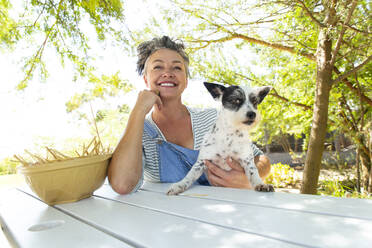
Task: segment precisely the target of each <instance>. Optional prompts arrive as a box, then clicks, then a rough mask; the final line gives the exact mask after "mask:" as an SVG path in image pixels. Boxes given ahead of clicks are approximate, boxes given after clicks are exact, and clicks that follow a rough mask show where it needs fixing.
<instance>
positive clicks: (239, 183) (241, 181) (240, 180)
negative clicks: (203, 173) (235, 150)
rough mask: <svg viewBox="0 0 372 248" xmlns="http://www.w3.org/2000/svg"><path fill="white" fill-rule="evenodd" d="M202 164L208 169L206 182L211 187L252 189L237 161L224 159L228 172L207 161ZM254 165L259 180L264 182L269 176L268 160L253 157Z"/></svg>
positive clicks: (262, 157) (263, 157)
mask: <svg viewBox="0 0 372 248" xmlns="http://www.w3.org/2000/svg"><path fill="white" fill-rule="evenodd" d="M204 163H205V165H206V166H207V168H208V170H207V176H208V180H209V182H210V183H211V184H212V185H213V186H220V187H229V188H241V189H252V186H251V184H250V182H249V180H248V178H247V176H246V175H245V172H244V169H243V167H241V166H240V164H239V163H238V162H237V161H235V160H233V159H231V158H228V159H226V164H227V165H228V166H230V168H231V170H230V171H225V170H224V169H221V168H220V167H218V166H217V165H215V164H213V163H212V162H210V161H208V160H205V161H204ZM254 163H255V165H256V167H257V169H258V173H259V175H260V177H261V179H262V180H264V178H265V177H267V176H268V175H269V174H270V169H271V164H270V160H269V159H268V157H266V156H264V155H260V156H256V157H254Z"/></svg>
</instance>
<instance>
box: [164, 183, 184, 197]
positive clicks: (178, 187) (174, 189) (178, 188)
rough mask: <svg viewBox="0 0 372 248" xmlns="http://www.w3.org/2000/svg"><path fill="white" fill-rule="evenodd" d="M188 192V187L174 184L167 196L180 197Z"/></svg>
mask: <svg viewBox="0 0 372 248" xmlns="http://www.w3.org/2000/svg"><path fill="white" fill-rule="evenodd" d="M185 190H186V186H185V185H183V184H180V183H175V184H172V185H171V187H170V188H169V189H168V192H167V195H178V194H179V193H182V192H184V191H185Z"/></svg>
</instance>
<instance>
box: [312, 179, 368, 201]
mask: <svg viewBox="0 0 372 248" xmlns="http://www.w3.org/2000/svg"><path fill="white" fill-rule="evenodd" d="M318 194H320V195H328V196H335V197H348V198H364V199H372V196H370V195H368V194H367V193H358V191H357V190H356V180H343V181H340V180H338V179H332V180H321V181H319V188H318Z"/></svg>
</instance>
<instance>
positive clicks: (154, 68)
mask: <svg viewBox="0 0 372 248" xmlns="http://www.w3.org/2000/svg"><path fill="white" fill-rule="evenodd" d="M144 80H145V83H146V85H147V87H148V88H149V89H150V90H156V91H159V92H160V96H161V97H162V98H174V97H180V96H181V94H182V92H183V91H184V90H185V88H186V86H187V76H186V67H185V62H184V60H183V58H182V57H181V55H179V54H178V53H177V52H176V51H173V50H170V49H165V48H164V49H159V50H158V51H156V52H154V53H153V54H152V55H151V56H150V57H149V58H148V61H147V62H146V67H145V75H144Z"/></svg>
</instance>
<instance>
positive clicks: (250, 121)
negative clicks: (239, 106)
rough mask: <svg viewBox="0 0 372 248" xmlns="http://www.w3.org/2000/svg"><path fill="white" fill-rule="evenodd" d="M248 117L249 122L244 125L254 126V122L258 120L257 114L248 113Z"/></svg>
mask: <svg viewBox="0 0 372 248" xmlns="http://www.w3.org/2000/svg"><path fill="white" fill-rule="evenodd" d="M246 116H247V120H246V121H244V122H243V123H244V124H246V125H252V124H253V123H254V121H255V120H256V113H255V112H253V111H248V112H247V114H246Z"/></svg>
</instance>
